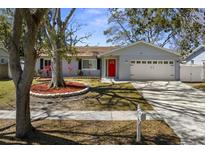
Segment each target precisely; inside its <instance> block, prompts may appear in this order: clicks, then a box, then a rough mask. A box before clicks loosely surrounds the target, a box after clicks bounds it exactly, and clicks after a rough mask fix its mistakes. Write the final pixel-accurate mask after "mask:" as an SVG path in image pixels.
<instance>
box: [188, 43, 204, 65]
mask: <svg viewBox="0 0 205 154" xmlns="http://www.w3.org/2000/svg"><path fill="white" fill-rule="evenodd" d="M185 63H186V64H198V65H203V64H205V46H204V45H201V46H199V47H197V48H196V49H194V50H193V51H192V53H191V54H189V55H188V56H187V57H186V58H185Z"/></svg>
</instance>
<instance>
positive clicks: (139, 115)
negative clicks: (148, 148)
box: [136, 104, 146, 142]
mask: <svg viewBox="0 0 205 154" xmlns="http://www.w3.org/2000/svg"><path fill="white" fill-rule="evenodd" d="M142 120H146V114H145V113H144V112H143V111H142V110H141V108H140V105H139V104H138V106H137V132H136V142H141V121H142Z"/></svg>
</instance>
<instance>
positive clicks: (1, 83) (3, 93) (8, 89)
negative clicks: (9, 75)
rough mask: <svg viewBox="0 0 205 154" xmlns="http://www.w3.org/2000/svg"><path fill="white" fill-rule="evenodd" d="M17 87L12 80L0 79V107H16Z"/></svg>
mask: <svg viewBox="0 0 205 154" xmlns="http://www.w3.org/2000/svg"><path fill="white" fill-rule="evenodd" d="M14 104H15V87H14V84H13V81H12V80H0V109H14V108H15V105H14Z"/></svg>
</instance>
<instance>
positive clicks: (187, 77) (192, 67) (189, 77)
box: [180, 45, 205, 82]
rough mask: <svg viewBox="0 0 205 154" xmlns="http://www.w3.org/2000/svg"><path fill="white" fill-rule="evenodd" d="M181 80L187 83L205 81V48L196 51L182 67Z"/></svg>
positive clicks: (184, 61) (185, 60)
mask: <svg viewBox="0 0 205 154" xmlns="http://www.w3.org/2000/svg"><path fill="white" fill-rule="evenodd" d="M180 80H181V81H185V82H204V81H205V46H204V45H201V46H199V47H197V48H196V49H194V50H193V51H192V53H190V54H189V55H188V56H187V57H186V58H185V59H184V60H183V64H181V66H180Z"/></svg>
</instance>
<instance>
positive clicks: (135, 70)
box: [130, 60, 175, 80]
mask: <svg viewBox="0 0 205 154" xmlns="http://www.w3.org/2000/svg"><path fill="white" fill-rule="evenodd" d="M136 61H139V60H135V63H132V64H131V65H130V77H131V79H135V80H174V79H175V76H174V72H175V69H174V62H173V61H171V62H170V61H160V62H158V61H157V63H156V60H147V61H146V64H142V62H141V63H139V62H138V64H137V63H136ZM150 61H151V62H150ZM169 62H170V63H169Z"/></svg>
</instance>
